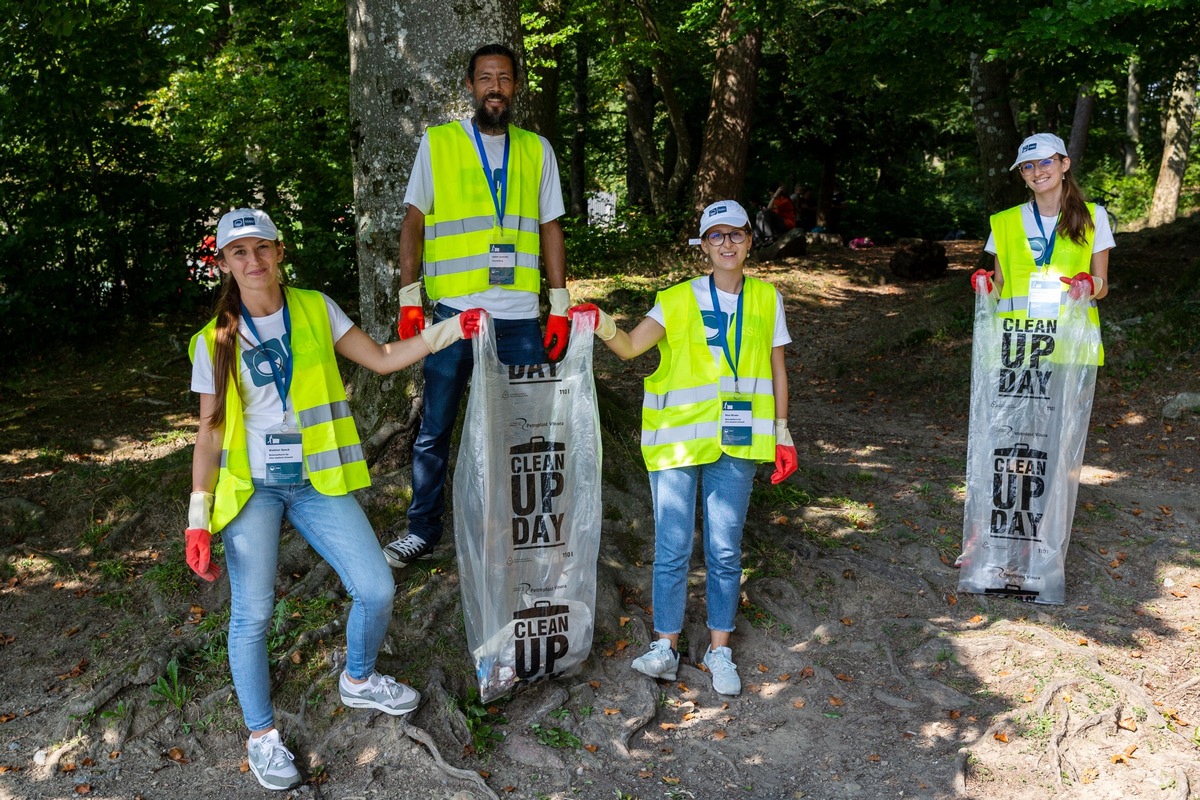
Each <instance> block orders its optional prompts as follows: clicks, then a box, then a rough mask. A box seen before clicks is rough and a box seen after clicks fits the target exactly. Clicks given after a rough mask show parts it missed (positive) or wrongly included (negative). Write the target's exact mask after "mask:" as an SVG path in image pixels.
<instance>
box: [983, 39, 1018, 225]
mask: <svg viewBox="0 0 1200 800" xmlns="http://www.w3.org/2000/svg"><path fill="white" fill-rule="evenodd" d="M970 63H971V95H970V96H971V116H972V117H973V119H974V122H975V138H976V140H977V141H978V142H979V164H980V166H981V167H982V168H983V197H984V207H985V211H986V212H987V213H988V214H989V215H991V214H995V213H996V212H997V211H1003V210H1004V209H1006V208H1008V207H1009V206H1013V205H1016V204H1017V203H1020V202H1021V201H1022V200H1023V199H1024V197H1025V192H1024V187H1022V186H1021V185H1020V183H1019V181H1017V180H1015V179H1014V178H1013V177H1012V175H1011V174H1010V173H1009V169H1008V168H1009V165H1011V164H1012V160H1013V156H1014V155H1015V154H1016V152H1017V146H1018V145H1020V143H1021V139H1020V135H1019V134H1018V133H1017V125H1016V122H1015V120H1014V119H1013V114H1012V106H1011V104H1010V102H1009V86H1008V69H1007V67H1006V66H1005V64H1004V62H1003V61H999V60H995V61H986V60H984V57H983V56H982V55H980V54H979V53H972V54H971V56H970Z"/></svg>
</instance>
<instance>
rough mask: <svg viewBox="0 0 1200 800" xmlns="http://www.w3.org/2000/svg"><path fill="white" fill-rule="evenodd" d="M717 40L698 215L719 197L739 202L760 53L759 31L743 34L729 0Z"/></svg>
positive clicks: (699, 171)
mask: <svg viewBox="0 0 1200 800" xmlns="http://www.w3.org/2000/svg"><path fill="white" fill-rule="evenodd" d="M717 41H718V47H717V53H716V63H715V65H714V68H713V81H712V94H711V97H710V99H709V104H708V121H707V122H706V123H705V126H704V140H703V142H702V143H701V145H700V163H699V164H698V165H697V167H696V184H695V188H694V189H693V194H692V208H693V210H694V211H696V212H700V211H701V210H703V209H704V207H705V206H706V205H708V204H709V203H711V202H714V201H715V200H719V199H721V198H732V199H741V196H742V185H743V183H744V182H745V176H746V157H747V154H748V152H749V150H750V122H751V116H752V114H753V112H754V98H755V87H756V86H757V84H758V64H759V60H760V57H761V55H762V28H761V27H757V26H756V27H754V28H751V29H748V30H747V29H746V28H745V27H744V26H743V25H742V23H741V22H740V21H739V20H738V18H737V14H736V13H735V11H734V8H733V4H732V0H725V3H724V4H723V6H722V8H721V21H720V23H719V25H718V39H717Z"/></svg>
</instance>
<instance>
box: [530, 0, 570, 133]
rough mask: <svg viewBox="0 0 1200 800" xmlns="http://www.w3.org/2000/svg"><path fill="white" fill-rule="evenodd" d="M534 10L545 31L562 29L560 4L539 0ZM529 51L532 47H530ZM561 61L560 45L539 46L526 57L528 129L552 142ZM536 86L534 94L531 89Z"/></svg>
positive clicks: (558, 2) (559, 0)
mask: <svg viewBox="0 0 1200 800" xmlns="http://www.w3.org/2000/svg"><path fill="white" fill-rule="evenodd" d="M537 9H538V11H539V12H540V13H541V15H542V16H543V17H544V18H545V19H546V24H545V27H544V30H547V31H557V30H558V29H559V28H560V27H562V2H561V0H538V3H537ZM530 46H531V47H532V44H531V45H530ZM561 60H562V45H561V44H557V45H554V46H549V45H544V44H543V45H539V46H537V47H536V48H535V49H531V50H530V51H529V52H528V53H527V54H526V59H525V61H526V64H528V65H530V66H529V68H528V69H529V79H528V80H526V81H525V82H524V83H525V85H526V86H527V87H529V89H530V91H529V93H528V94H529V103H528V108H529V114H528V119H527V120H526V122H527V123H528V126H529V129H530V130H532V131H534V132H536V133H540V134H541V135H542V136H545V137H546V138H547V139H551V140H552V139H554V132H555V130H556V129H557V127H558V76H559V68H560V62H561ZM534 83H536V84H537V90H536V91H534V90H533V88H532V85H533V84H534Z"/></svg>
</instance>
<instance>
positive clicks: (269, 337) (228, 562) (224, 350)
mask: <svg viewBox="0 0 1200 800" xmlns="http://www.w3.org/2000/svg"><path fill="white" fill-rule="evenodd" d="M215 246H216V249H217V253H216V256H215V263H216V265H217V267H218V268H219V269H220V271H221V273H222V275H223V279H222V280H223V287H222V290H221V295H220V299H219V301H218V303H217V313H216V316H215V317H214V318H213V319H212V320H211V321H210V322H209V323H208V324H207V325H205V326H204V328H203V329H201V330H200V331H199V332H198V333H197V334H196V335H195V336H193V337H192V341H191V346H190V348H189V351H188V353H189V355H190V357H191V359H192V391H194V392H197V393H199V395H200V428H199V432H198V433H197V435H196V446H195V450H194V453H193V456H192V495H191V500H190V503H189V507H188V527H187V530H186V532H185V534H184V536H185V544H186V557H187V563H188V566H189V567H191V569H192V570H193V571H194V572H195V573H196V574H197V575H199V576H200V577H201V578H204V579H205V580H207V581H214V580H216V579H217V578H218V577H219V575H220V569H219V568H218V567H217V565H216V564H215V563H214V562H213V561H212V547H211V536H212V534H213V533H220V534H221V538H222V540H223V542H224V544H225V566H226V568H227V570H228V572H229V586H230V614H229V670H230V673H231V675H232V677H233V687H234V690H235V691H236V692H237V697H238V702H239V703H240V704H241V706H242V715H243V717H244V720H245V723H246V727H247V728H249V729H250V738H249V739H248V740H247V742H246V751H247V760H248V762H249V766H250V772H251V773H252V774H253V775H254V777H255V778H256V779H257V780H258V782H259V783H260V784H261V785H262V786H263V787H265V788H267V789H279V790H282V789H291V788H293V787H295V786H298V785H299V784H300V773H299V772H298V770H297V769H296V767H295V765H294V764H293V763H292V762H293V757H292V754H291V752H290V751H289V750H288V749H287V747H286V746H284V744H283V741H282V740H281V738H280V736H279V731H278V730H277V729H276V728H275V717H274V712H273V710H272V707H271V674H270V664H269V663H268V653H267V630H268V628H269V627H270V624H271V619H272V615H273V613H274V610H275V573H276V564H277V560H278V556H279V536H280V526H281V524H282V521H283V518H284V517H286V518H287V520H288V521H289V522H291V523H292V525H293V527H295V529H296V531H297V532H298V533H299V534H300V535H301V536H303V537H304V539H305V540H306V541H307V542H308V543H309V544H310V545H311V546H312V548H313V549H314V550H316V552H317V554H318V555H320V556H321V558H323V559H325V561H327V562H328V563H329V565H330V566H331V567H333V569H334V571H335V572H337V574H338V577H339V578H340V579H341V581H342V584H343V585H344V586H345V587H346V591H347V592H349V594H350V597H351V598H352V603H351V606H350V613H349V616H348V618H347V620H346V668H345V670H343V671H342V673H341V676H340V678H339V680H338V691H339V694H340V695H341V700H342V702H343V703H345V704H346V705H347V706H350V707H352V708H371V709H375V710H378V711H383V712H384V713H387V714H393V715H400V714H407V713H408V712H410V711H412V710H413V709H415V708H416V707H417V705H418V703H419V702H420V695H419V694H418V693H417V692H416V691H414V690H413V689H411V688H410V687H408V686H405V685H404V684H401V683H397V682H396V681H395V680H393V679H392V678H391V677H389V676H387V675H381V674H380V673H378V672H376V671H375V659H376V656H377V655H378V652H379V647H380V645H381V644H382V643H383V637H384V635H385V634H386V633H387V628H388V624H389V623H390V621H391V618H392V597H393V594H394V592H395V584H394V582H393V580H392V574H391V570H390V569H389V568H388V564H387V561H386V560H385V559H384V557H383V551H382V550H381V549H380V547H379V541H378V539H377V538H376V536H375V531H374V530H372V528H371V524H370V522H369V521H368V520H367V517H366V514H364V513H363V510H362V508H361V507H360V506H359V504H358V501H357V500H356V499H355V498H354V496H353V495H351V494H350V492H352V491H354V490H355V489H361V488H363V487H364V486H367V485H368V484H370V477H369V476H368V474H367V463H366V461H365V459H364V457H363V452H362V446H361V443H360V441H359V437H358V431H357V429H356V428H355V425H354V418H353V417H352V416H351V415H350V408H349V405H348V403H347V401H346V389H345V386H344V385H343V384H342V379H341V375H340V373H339V371H338V362H337V356H339V355H340V356H343V357H345V358H348V359H350V360H351V361H353V362H355V363H356V364H360V365H362V366H364V367H366V368H368V369H370V370H373V371H375V372H378V373H380V374H386V373H390V372H395V371H396V370H399V369H403V368H404V367H407V366H409V365H410V364H413V363H415V362H416V361H418V360H419V359H421V358H423V357H424V356H426V355H428V354H429V353H431V352H436V351H438V350H440V349H442V348H444V347H446V346H448V345H450V344H453V343H454V342H457V341H458V340H460V339H462V338H463V337H464V336H471V335H473V334H474V332H475V331H477V330H478V328H479V315H480V312H479V310H478V309H474V310H471V311H467V312H464V313H462V314H460V315H459V316H457V317H455V318H454V319H451V320H447V321H446V322H443V323H441V324H439V325H434V326H432V327H430V328H428V329H426V330H424V331H422V333H421V336H419V337H416V338H412V339H408V340H406V341H403V342H392V343H391V344H384V345H380V344H377V343H376V342H374V341H372V340H371V338H370V337H368V336H367V335H366V334H365V333H363V331H362V330H361V329H359V328H358V327H357V326H356V325H354V323H352V322H351V321H350V319H349V318H348V317H347V316H346V315H345V314H344V313H342V310H341V309H340V308H339V307H338V306H337V304H336V303H334V302H333V301H332V300H331V299H329V298H328V297H326V296H325V295H324V294H322V293H320V292H315V291H309V290H304V289H296V288H293V287H290V286H287V287H285V286H284V285H283V272H282V269H281V267H282V264H283V243H282V242H280V241H279V233H278V230H277V229H276V227H275V224H274V222H272V221H271V218H270V217H269V216H268V215H267V214H266V213H265V212H263V211H261V210H259V209H251V208H240V209H237V210H236V211H230V212H229V213H228V214H225V215H224V216H223V217H221V220H220V222H219V223H218V224H217V236H216V242H215Z"/></svg>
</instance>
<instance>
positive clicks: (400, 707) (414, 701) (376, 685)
mask: <svg viewBox="0 0 1200 800" xmlns="http://www.w3.org/2000/svg"><path fill="white" fill-rule="evenodd" d="M338 692H339V693H340V694H341V696H342V702H343V703H345V704H346V705H348V706H350V708H373V709H375V710H376V711H382V712H383V713H385V714H391V715H392V716H394V717H396V716H400V715H401V714H407V713H408V712H410V711H412V710H413V709H415V708H416V707H417V706H419V705H420V704H421V695H420V694H418V693H417V691H416V690H415V689H413V688H412V687H411V686H405V685H404V684H403V683H398V682H397V681H396V680H395V679H394V678H392V677H391V676H389V675H380V674H379V673H378V672H372V673H371V677H369V678H367V682H366V683H351V682H350V680H349V678H348V676H347V675H346V673H345V672H343V673H342V677H341V678H340V679H339V680H338Z"/></svg>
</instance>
